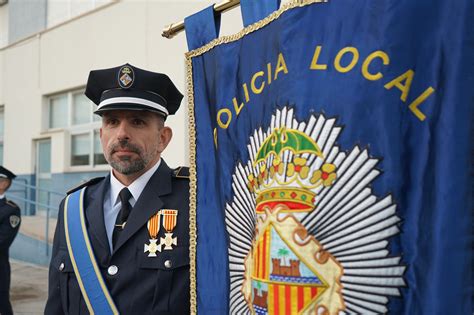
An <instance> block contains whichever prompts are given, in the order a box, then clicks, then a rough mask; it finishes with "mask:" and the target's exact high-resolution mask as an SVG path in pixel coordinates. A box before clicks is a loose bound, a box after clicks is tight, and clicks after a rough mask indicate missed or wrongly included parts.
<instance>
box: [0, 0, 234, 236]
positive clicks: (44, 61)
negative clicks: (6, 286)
mask: <svg viewBox="0 0 474 315" xmlns="http://www.w3.org/2000/svg"><path fill="white" fill-rule="evenodd" d="M209 5H211V2H210V1H202V0H182V1H177V0H138V1H137V0H123V1H113V0H10V1H8V0H0V165H4V166H5V167H7V168H8V169H10V170H12V171H13V172H14V173H16V174H17V175H18V179H17V180H15V182H16V184H15V185H14V186H12V188H11V190H12V191H11V192H9V193H10V194H9V195H10V197H11V198H12V199H13V200H14V201H16V202H17V203H18V204H19V205H20V206H21V208H22V209H23V214H24V215H27V214H30V215H31V214H35V213H38V212H41V210H42V209H50V212H51V214H50V215H51V216H52V217H55V215H56V213H57V210H56V209H57V206H58V203H59V201H60V199H62V197H63V196H64V193H65V192H66V191H67V190H68V189H69V188H71V187H74V186H75V185H77V184H78V183H80V182H81V181H84V180H87V179H90V178H92V177H97V176H103V175H104V174H106V173H107V172H108V171H109V167H108V166H107V164H106V162H105V160H104V158H103V155H102V149H101V145H100V140H99V136H98V130H99V128H100V124H101V123H100V118H99V117H98V116H96V115H94V114H93V113H92V112H93V109H94V108H95V105H94V104H93V103H92V102H90V101H89V100H88V99H87V98H86V97H85V96H84V94H83V92H84V88H85V84H86V81H87V77H88V74H89V71H90V70H92V69H99V68H109V67H115V66H118V65H121V64H125V63H127V62H128V63H130V64H133V65H134V66H137V67H139V68H142V69H147V70H151V71H156V72H163V73H166V74H168V75H169V76H170V78H171V79H172V80H173V81H174V82H175V84H176V85H177V86H178V88H179V89H180V91H181V92H182V93H183V94H185V91H186V90H185V58H184V53H185V52H186V51H187V45H186V37H185V34H184V33H182V34H179V35H178V36H177V37H176V38H174V39H171V40H170V39H166V38H163V37H162V36H161V32H162V30H163V28H164V27H165V25H168V24H171V23H174V22H178V21H180V20H182V19H184V18H185V17H186V16H188V15H191V14H193V13H195V12H197V11H199V10H201V9H204V8H205V7H207V6H209ZM224 17H225V19H223V25H222V28H221V29H222V31H221V33H232V32H235V31H238V30H240V28H241V25H242V24H241V22H240V12H239V9H235V10H233V11H231V13H230V14H226V15H225V16H224ZM167 123H168V124H169V125H170V126H172V128H173V130H174V137H173V140H172V142H171V143H170V145H169V147H168V148H167V150H166V151H165V153H164V159H165V160H166V161H167V163H168V164H169V165H170V166H171V167H176V166H179V165H189V163H188V152H189V149H188V137H187V134H188V126H187V102H186V99H184V100H183V102H182V104H181V108H180V109H179V110H178V112H177V114H176V115H175V116H171V117H169V118H168V119H167ZM31 186H37V187H38V188H39V190H36V189H34V188H33V187H31ZM41 189H45V190H41ZM23 199H30V200H32V201H33V202H36V203H28V202H26V201H24V200H23ZM38 203H39V206H38ZM44 205H49V207H47V206H44ZM53 223H54V222H53ZM24 224H26V223H25V221H24ZM51 227H52V228H54V224H51ZM20 232H21V230H20Z"/></svg>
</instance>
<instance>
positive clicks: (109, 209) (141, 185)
mask: <svg viewBox="0 0 474 315" xmlns="http://www.w3.org/2000/svg"><path fill="white" fill-rule="evenodd" d="M160 164H161V159H160V160H159V161H158V162H157V163H156V164H155V165H154V166H153V167H152V168H150V169H149V170H148V171H146V172H145V173H144V174H143V175H142V176H140V177H138V178H137V179H136V180H135V181H134V182H133V183H131V184H130V186H128V190H129V191H130V193H131V194H132V197H131V198H130V200H129V202H130V205H131V206H132V207H133V206H135V203H136V202H137V200H138V198H139V197H140V195H141V193H142V191H143V189H145V186H146V184H147V183H148V181H149V180H150V178H151V176H152V175H153V174H154V173H155V172H156V170H157V169H158V167H159V166H160ZM124 187H127V186H125V185H123V184H122V183H121V182H120V181H119V180H118V179H117V178H115V176H114V173H113V172H112V170H111V171H110V188H109V192H108V193H106V194H105V198H104V222H105V230H106V231H107V239H108V240H109V248H110V252H112V233H113V231H114V226H115V220H116V219H117V215H118V213H119V211H120V208H121V207H122V203H121V202H120V198H119V193H120V191H121V190H122V189H123V188H124ZM132 212H133V211H132ZM132 212H131V213H132ZM131 213H130V214H131Z"/></svg>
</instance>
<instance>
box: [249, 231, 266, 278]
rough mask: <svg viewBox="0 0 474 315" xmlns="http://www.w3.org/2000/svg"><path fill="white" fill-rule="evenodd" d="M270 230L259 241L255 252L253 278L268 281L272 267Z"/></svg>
mask: <svg viewBox="0 0 474 315" xmlns="http://www.w3.org/2000/svg"><path fill="white" fill-rule="evenodd" d="M269 250H270V229H267V230H265V232H264V233H263V235H262V237H261V238H260V239H259V240H258V244H257V246H256V248H255V251H254V260H253V272H252V274H253V278H257V279H268V278H269V272H270V266H269V261H268V259H269V257H270V254H269V253H268V251H269Z"/></svg>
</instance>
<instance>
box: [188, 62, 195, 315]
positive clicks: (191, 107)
mask: <svg viewBox="0 0 474 315" xmlns="http://www.w3.org/2000/svg"><path fill="white" fill-rule="evenodd" d="M186 81H187V91H186V92H187V94H188V115H189V162H190V168H189V277H190V279H189V280H190V282H189V283H190V285H191V287H190V290H191V292H190V299H191V300H190V302H191V303H190V305H191V309H190V313H191V314H197V294H196V246H197V233H196V228H197V224H196V206H197V194H196V192H197V189H196V188H197V186H196V185H197V175H196V121H195V118H194V93H193V92H194V85H193V62H192V60H191V58H190V57H186Z"/></svg>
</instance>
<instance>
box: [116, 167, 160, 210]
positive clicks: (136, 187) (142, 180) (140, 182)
mask: <svg viewBox="0 0 474 315" xmlns="http://www.w3.org/2000/svg"><path fill="white" fill-rule="evenodd" d="M160 164H161V159H159V160H158V162H156V164H155V165H154V166H153V167H152V168H150V169H149V170H148V171H146V172H145V173H143V174H142V175H141V176H140V177H138V178H137V179H135V180H134V181H133V183H131V184H130V185H129V186H128V190H130V193H131V194H132V198H131V200H130V205H131V206H132V207H133V206H134V205H135V202H137V200H138V198H139V197H140V195H141V193H142V191H143V189H145V186H146V184H147V183H148V181H149V180H150V178H151V176H152V175H153V174H154V173H155V172H156V170H157V169H158V167H159V166H160ZM124 187H127V186H125V185H124V184H122V183H121V182H120V181H119V180H118V179H117V178H116V177H115V175H114V173H113V172H112V170H111V171H110V200H111V201H112V206H115V205H116V204H117V203H118V202H120V198H119V197H118V195H119V193H120V191H121V190H122V189H123V188H124Z"/></svg>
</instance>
